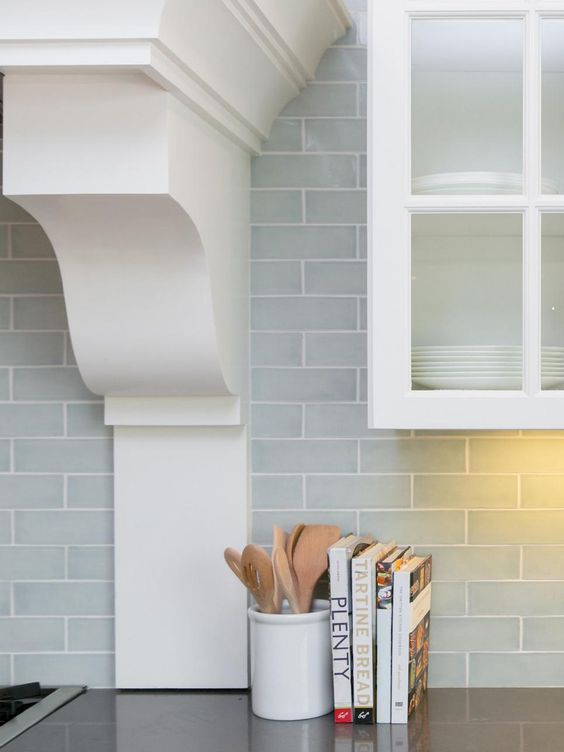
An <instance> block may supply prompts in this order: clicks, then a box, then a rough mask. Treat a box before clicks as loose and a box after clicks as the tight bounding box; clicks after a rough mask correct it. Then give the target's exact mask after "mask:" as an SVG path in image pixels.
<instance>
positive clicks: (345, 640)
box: [329, 548, 352, 723]
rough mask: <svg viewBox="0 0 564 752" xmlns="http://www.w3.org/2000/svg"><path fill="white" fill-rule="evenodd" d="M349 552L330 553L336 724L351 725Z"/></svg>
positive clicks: (331, 551) (337, 551) (330, 551)
mask: <svg viewBox="0 0 564 752" xmlns="http://www.w3.org/2000/svg"><path fill="white" fill-rule="evenodd" d="M349 561H350V550H349V551H347V549H346V548H336V549H329V584H330V589H331V593H330V597H331V613H330V618H331V650H332V658H333V660H332V670H333V695H334V704H335V721H336V722H337V723H351V722H352V661H351V641H350V629H351V598H350V567H349Z"/></svg>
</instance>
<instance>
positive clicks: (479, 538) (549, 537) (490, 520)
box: [468, 509, 564, 545]
mask: <svg viewBox="0 0 564 752" xmlns="http://www.w3.org/2000/svg"><path fill="white" fill-rule="evenodd" d="M468 541H469V542H470V543H494V544H496V543H497V544H503V543H509V544H511V543H516V544H520V543H532V544H541V545H542V544H549V543H564V510H563V509H558V510H557V509H547V510H540V509H539V510H534V511H532V510H528V509H519V510H515V511H512V512H507V511H503V512H501V511H500V512H497V511H496V512H492V511H489V510H488V511H486V510H484V511H479V512H478V511H470V512H468Z"/></svg>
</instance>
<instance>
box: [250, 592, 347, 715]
mask: <svg viewBox="0 0 564 752" xmlns="http://www.w3.org/2000/svg"><path fill="white" fill-rule="evenodd" d="M249 619H250V622H251V685H252V708H253V713H255V715H258V716H260V717H261V718H268V719H270V720H275V721H296V720H300V719H303V718H316V717H317V716H320V715H325V714H326V713H330V712H331V711H332V709H333V684H332V676H331V641H330V636H329V601H322V600H316V601H314V603H313V610H312V611H311V612H310V613H307V614H293V613H291V612H290V610H289V609H287V610H284V611H283V612H282V613H281V614H263V613H262V612H261V611H258V610H257V607H256V606H252V607H251V608H250V609H249Z"/></svg>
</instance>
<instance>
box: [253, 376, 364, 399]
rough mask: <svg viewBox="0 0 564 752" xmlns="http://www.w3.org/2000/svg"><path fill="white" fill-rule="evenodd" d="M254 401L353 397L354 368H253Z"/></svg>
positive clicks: (354, 388)
mask: <svg viewBox="0 0 564 752" xmlns="http://www.w3.org/2000/svg"><path fill="white" fill-rule="evenodd" d="M252 388H253V395H254V399H255V401H256V402H327V401H329V400H335V401H337V402H342V401H350V400H354V398H355V393H356V372H355V371H354V370H353V369H351V368H338V369H337V368H335V369H322V368H307V369H300V368H255V369H253V373H252Z"/></svg>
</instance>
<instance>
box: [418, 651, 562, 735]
mask: <svg viewBox="0 0 564 752" xmlns="http://www.w3.org/2000/svg"><path fill="white" fill-rule="evenodd" d="M429 663H431V661H430V662H429ZM469 668H470V675H469V686H470V687H523V686H527V687H561V686H562V676H564V653H520V654H519V653H511V654H508V653H470V666H469ZM512 749H517V747H515V746H514V747H512Z"/></svg>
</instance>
